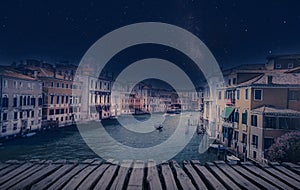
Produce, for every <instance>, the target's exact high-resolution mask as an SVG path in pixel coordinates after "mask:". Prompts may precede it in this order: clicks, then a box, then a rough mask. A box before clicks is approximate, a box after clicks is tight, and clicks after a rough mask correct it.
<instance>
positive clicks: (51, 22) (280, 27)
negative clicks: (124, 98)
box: [0, 0, 300, 67]
mask: <svg viewBox="0 0 300 190" xmlns="http://www.w3.org/2000/svg"><path fill="white" fill-rule="evenodd" d="M146 21H151V22H165V23H169V24H174V25H177V26H179V27H182V28H185V29H186V30H188V31H190V32H192V33H193V34H195V35H196V36H198V37H199V38H200V39H201V40H202V41H203V42H204V43H205V44H206V45H207V46H208V48H209V49H210V50H211V52H212V53H213V55H214V56H215V57H216V59H217V61H218V62H219V64H220V65H221V66H222V67H230V66H234V65H239V64H242V63H258V62H265V58H266V56H269V55H274V54H283V53H300V1H298V0H295V1H293V0H263V1H262V0H260V1H258V0H257V1H256V0H248V1H246V0H245V1H241V0H206V1H204V0H172V1H155V0H149V1H144V0H132V1H54V0H53V1H30V0H18V1H14V0H10V1H9V0H4V1H1V3H0V61H1V64H10V63H11V62H12V61H19V60H21V59H27V58H37V59H43V60H47V61H53V62H58V61H65V60H69V61H71V62H74V63H76V64H77V63H78V62H79V61H80V59H81V57H82V56H83V54H84V53H85V51H86V50H87V49H88V48H89V47H90V46H91V45H92V44H93V43H94V42H95V41H96V40H98V39H99V38H100V37H101V36H103V35H105V34H106V33H108V32H110V31H112V30H114V29H117V28H119V27H122V26H125V25H128V24H133V23H137V22H146ZM151 48H153V47H151ZM148 52H151V49H150V51H148ZM153 52H154V51H153ZM145 56H146V57H147V55H145ZM148 56H150V55H148Z"/></svg>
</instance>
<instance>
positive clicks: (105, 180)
mask: <svg viewBox="0 0 300 190" xmlns="http://www.w3.org/2000/svg"><path fill="white" fill-rule="evenodd" d="M107 164H108V165H109V167H108V168H107V169H106V170H105V172H104V174H103V175H102V177H101V178H100V180H99V181H98V182H97V184H96V185H95V187H94V189H108V188H109V186H110V185H111V183H112V182H113V180H114V178H115V177H116V176H117V171H118V168H119V166H118V164H119V162H118V161H114V162H112V163H107Z"/></svg>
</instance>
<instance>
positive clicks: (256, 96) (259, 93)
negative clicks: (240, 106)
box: [254, 89, 262, 100]
mask: <svg viewBox="0 0 300 190" xmlns="http://www.w3.org/2000/svg"><path fill="white" fill-rule="evenodd" d="M254 100H262V90H257V89H255V90H254Z"/></svg>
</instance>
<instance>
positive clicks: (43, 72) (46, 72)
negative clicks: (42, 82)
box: [25, 66, 64, 79]
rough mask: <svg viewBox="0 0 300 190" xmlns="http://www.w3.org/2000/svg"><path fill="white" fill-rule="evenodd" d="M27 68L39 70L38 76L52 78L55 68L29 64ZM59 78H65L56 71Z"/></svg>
mask: <svg viewBox="0 0 300 190" xmlns="http://www.w3.org/2000/svg"><path fill="white" fill-rule="evenodd" d="M25 69H27V70H31V71H37V72H38V75H37V76H38V77H47V78H52V77H53V76H54V69H51V68H43V67H36V66H27V67H26V68H25ZM55 78H57V79H64V76H63V75H60V74H58V73H56V77H55Z"/></svg>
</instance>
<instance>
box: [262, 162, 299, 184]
mask: <svg viewBox="0 0 300 190" xmlns="http://www.w3.org/2000/svg"><path fill="white" fill-rule="evenodd" d="M259 166H260V167H261V168H262V169H263V170H264V171H266V172H268V173H269V174H271V175H273V176H274V177H276V178H277V179H279V180H281V181H282V182H284V183H286V184H288V185H289V186H291V187H293V188H296V189H298V188H299V187H300V182H299V181H297V180H295V179H293V178H291V177H289V176H287V175H285V174H284V173H281V172H280V171H278V170H276V169H275V168H272V167H270V166H267V165H261V164H259Z"/></svg>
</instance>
